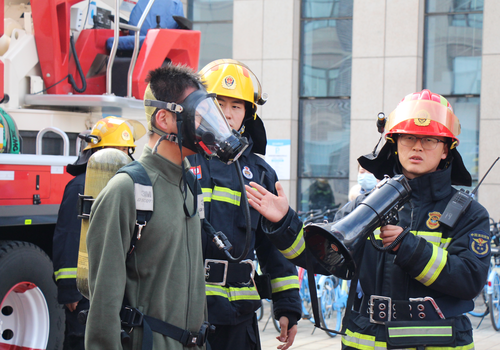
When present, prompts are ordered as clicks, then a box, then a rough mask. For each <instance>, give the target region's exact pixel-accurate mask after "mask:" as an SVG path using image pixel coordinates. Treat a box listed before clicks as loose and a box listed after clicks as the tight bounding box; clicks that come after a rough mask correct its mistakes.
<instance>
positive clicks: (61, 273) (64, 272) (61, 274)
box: [54, 267, 76, 281]
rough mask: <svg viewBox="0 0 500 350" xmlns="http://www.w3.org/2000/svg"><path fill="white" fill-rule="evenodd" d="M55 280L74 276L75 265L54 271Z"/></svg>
mask: <svg viewBox="0 0 500 350" xmlns="http://www.w3.org/2000/svg"><path fill="white" fill-rule="evenodd" d="M54 276H55V278H56V281H58V280H60V279H64V278H76V267H67V268H64V269H59V270H57V271H56V272H54Z"/></svg>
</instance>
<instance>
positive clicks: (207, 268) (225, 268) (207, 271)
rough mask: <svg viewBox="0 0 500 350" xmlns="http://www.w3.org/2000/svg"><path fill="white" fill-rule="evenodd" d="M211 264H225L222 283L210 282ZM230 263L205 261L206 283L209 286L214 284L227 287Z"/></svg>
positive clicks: (214, 260) (213, 260)
mask: <svg viewBox="0 0 500 350" xmlns="http://www.w3.org/2000/svg"><path fill="white" fill-rule="evenodd" d="M209 263H214V264H223V265H224V275H223V277H222V282H208V281H207V280H208V277H209V276H210V273H209V271H210V266H209V265H208V264H209ZM228 264H229V262H228V261H227V260H216V259H205V281H207V282H206V283H207V284H214V285H217V286H225V285H226V279H227V266H228Z"/></svg>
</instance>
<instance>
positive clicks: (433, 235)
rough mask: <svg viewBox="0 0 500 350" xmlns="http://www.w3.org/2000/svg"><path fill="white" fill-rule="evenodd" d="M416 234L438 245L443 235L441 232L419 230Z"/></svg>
mask: <svg viewBox="0 0 500 350" xmlns="http://www.w3.org/2000/svg"><path fill="white" fill-rule="evenodd" d="M416 235H417V236H420V237H422V238H424V239H425V240H426V241H427V242H429V243H432V244H434V245H437V246H439V244H441V237H442V236H443V234H442V233H441V232H430V231H417V232H416Z"/></svg>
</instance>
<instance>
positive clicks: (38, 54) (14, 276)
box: [0, 0, 200, 350]
mask: <svg viewBox="0 0 500 350" xmlns="http://www.w3.org/2000/svg"><path fill="white" fill-rule="evenodd" d="M158 1H160V0H158ZM0 3H1V6H0V11H1V12H2V14H0V22H1V23H0V100H1V103H0V301H1V304H0V349H37V350H38V349H62V342H63V338H64V324H65V322H64V310H63V308H62V305H59V304H58V303H57V288H56V285H55V282H54V278H53V272H54V271H53V267H52V262H51V259H50V258H51V254H52V237H53V232H54V227H55V223H56V221H57V214H58V210H59V205H60V202H61V199H62V195H63V191H64V188H65V186H66V184H67V183H68V181H69V180H71V178H72V176H71V175H69V174H68V173H66V165H67V164H71V163H73V162H74V161H75V160H76V155H77V154H78V152H79V149H80V144H79V142H77V140H78V138H77V137H76V136H77V135H78V133H81V132H82V131H84V130H88V129H89V128H90V127H91V126H92V125H93V124H94V123H95V122H96V121H97V120H99V119H101V118H103V116H108V115H115V116H122V117H126V118H130V119H135V120H138V121H141V122H143V123H144V122H145V117H144V110H143V102H142V99H143V94H144V90H145V88H146V83H145V78H146V76H147V73H148V72H149V71H150V70H152V69H154V68H157V67H160V66H162V65H163V64H165V63H167V62H172V63H179V64H185V65H188V66H190V67H192V68H193V69H195V70H197V69H198V60H199V47H200V32H198V31H194V30H190V28H189V26H186V23H188V24H189V21H182V19H179V18H177V20H178V23H179V25H180V26H181V28H183V29H162V28H156V29H149V30H148V31H147V34H146V35H145V36H141V35H140V29H141V27H142V26H143V25H144V23H145V20H146V16H147V14H148V12H149V11H150V9H151V8H152V5H153V3H154V0H150V1H149V3H148V4H147V6H146V9H145V10H144V12H143V14H142V15H141V17H140V20H139V21H138V23H135V24H131V23H127V19H128V15H129V14H130V8H131V7H132V6H133V5H134V4H136V3H137V0H104V1H98V0H84V1H81V0H31V1H29V2H27V1H23V0H9V1H5V2H4V0H0ZM27 3H28V4H27ZM160 16H161V15H160ZM115 18H120V20H115ZM122 19H125V21H122ZM157 22H158V23H160V21H159V20H157ZM181 24H182V25H181ZM126 31H129V33H128V35H127V33H126ZM122 42H124V43H125V46H123V45H122ZM139 145H140V144H139ZM30 147H31V150H28V149H29V148H30ZM138 151H139V152H140V150H139V147H138ZM27 153H32V154H27ZM49 153H51V154H49Z"/></svg>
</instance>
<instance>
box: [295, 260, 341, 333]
mask: <svg viewBox="0 0 500 350" xmlns="http://www.w3.org/2000/svg"><path fill="white" fill-rule="evenodd" d="M314 278H315V281H316V286H315V287H316V291H317V295H318V309H319V310H318V311H319V322H320V324H321V326H322V327H323V328H325V329H330V330H335V331H337V332H338V331H339V330H340V328H341V325H342V317H343V315H344V312H345V308H346V305H347V296H348V295H347V294H348V293H347V291H346V289H345V285H346V281H343V280H340V279H338V278H337V277H335V276H324V275H315V276H314ZM299 284H300V290H299V293H300V297H301V299H302V318H303V319H308V320H309V321H310V322H312V323H313V324H314V323H315V320H314V317H313V316H312V303H311V295H310V293H309V283H308V279H307V271H306V270H305V269H303V268H301V267H299ZM325 333H326V334H328V335H329V336H330V337H332V338H333V337H335V336H336V335H337V333H335V332H330V331H327V330H325Z"/></svg>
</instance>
